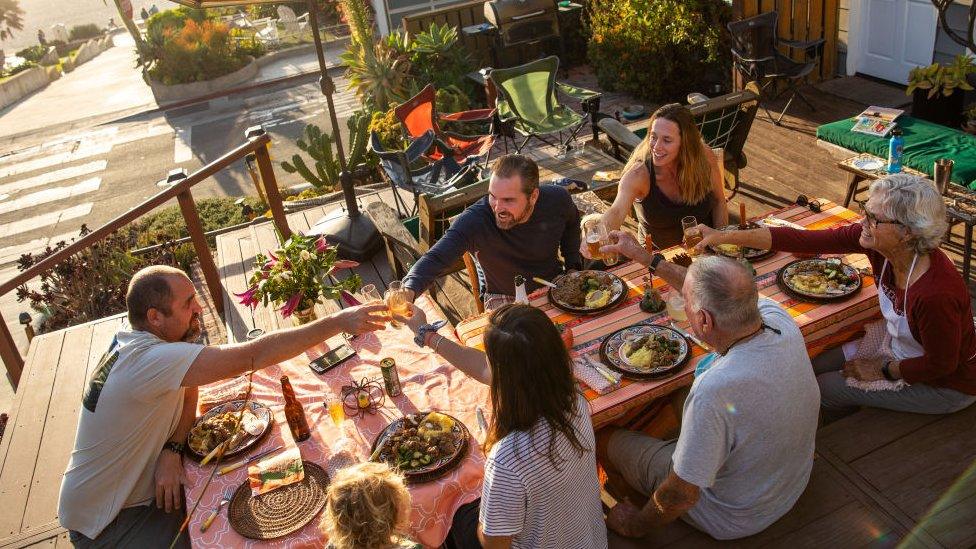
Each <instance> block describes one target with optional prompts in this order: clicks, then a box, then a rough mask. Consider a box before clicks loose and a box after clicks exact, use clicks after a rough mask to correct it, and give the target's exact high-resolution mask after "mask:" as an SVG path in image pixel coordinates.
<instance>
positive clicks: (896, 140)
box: [888, 128, 905, 173]
mask: <svg viewBox="0 0 976 549" xmlns="http://www.w3.org/2000/svg"><path fill="white" fill-rule="evenodd" d="M904 149H905V139H904V138H903V137H902V132H901V130H900V129H898V128H895V129H893V130H891V139H890V140H889V141H888V173H898V172H900V171H901V154H902V152H903V151H904Z"/></svg>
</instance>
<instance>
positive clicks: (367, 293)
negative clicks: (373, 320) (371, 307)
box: [359, 284, 383, 303]
mask: <svg viewBox="0 0 976 549" xmlns="http://www.w3.org/2000/svg"><path fill="white" fill-rule="evenodd" d="M359 295H360V297H362V298H363V300H362V301H363V303H373V302H376V301H383V296H381V295H380V291H379V290H377V289H376V285H375V284H366V285H364V286H363V287H362V288H360V289H359Z"/></svg>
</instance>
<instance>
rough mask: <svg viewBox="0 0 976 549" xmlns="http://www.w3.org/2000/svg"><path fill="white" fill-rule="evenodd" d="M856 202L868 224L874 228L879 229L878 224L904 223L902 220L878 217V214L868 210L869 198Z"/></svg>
mask: <svg viewBox="0 0 976 549" xmlns="http://www.w3.org/2000/svg"><path fill="white" fill-rule="evenodd" d="M855 202H857V206H858V208H859V209H860V210H861V214H862V215H864V219H866V220H867V222H868V226H869V227H871V228H872V229H877V228H878V225H904V224H903V223H902V222H901V221H888V220H884V219H878V216H876V215H874V214H873V213H871V212H869V211H868V209H867V207H866V205H867V200H855Z"/></svg>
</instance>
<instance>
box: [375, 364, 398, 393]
mask: <svg viewBox="0 0 976 549" xmlns="http://www.w3.org/2000/svg"><path fill="white" fill-rule="evenodd" d="M380 371H382V372H383V384H384V385H386V394H388V395H390V396H391V397H396V396H400V393H401V391H400V375H399V374H397V369H396V361H395V360H393V359H392V358H389V357H387V358H384V359H383V360H381V361H380Z"/></svg>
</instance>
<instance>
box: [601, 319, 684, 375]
mask: <svg viewBox="0 0 976 549" xmlns="http://www.w3.org/2000/svg"><path fill="white" fill-rule="evenodd" d="M644 338H651V340H652V342H651V343H652V346H653V347H655V348H657V349H660V350H661V351H663V352H665V353H668V354H671V355H672V357H671V359H670V360H667V361H666V362H665V363H663V364H657V365H654V366H644V365H641V364H639V363H638V361H637V360H636V359H635V358H634V355H631V356H629V357H628V355H627V352H628V351H629V350H630V347H631V346H632V345H634V344H636V343H639V341H640V340H641V339H644ZM654 340H656V343H654ZM667 347H670V349H667ZM690 354H691V349H690V347H689V346H688V341H687V340H685V338H684V336H682V335H681V334H679V333H678V332H676V331H675V330H672V329H671V328H668V327H667V326H658V325H655V324H652V325H640V326H630V327H628V328H624V329H622V330H617V331H616V332H614V333H612V334H610V335H609V336H607V338H606V339H604V340H603V344H602V345H601V346H600V359H601V360H602V361H603V362H604V364H609V365H610V367H611V368H613V369H614V370H617V371H618V372H620V373H622V374H624V375H625V376H627V377H634V378H638V379H651V378H658V377H665V376H668V375H670V374H672V373H674V371H675V370H677V369H679V368H680V367H681V366H682V365H683V364H684V363H685V361H687V360H688V357H689V356H690Z"/></svg>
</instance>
